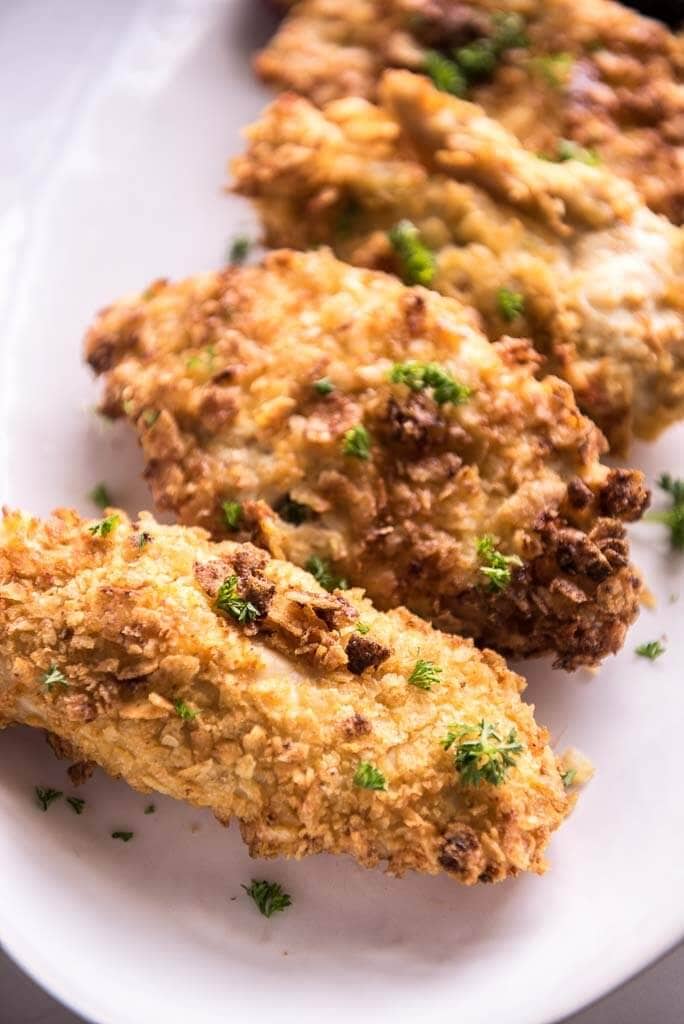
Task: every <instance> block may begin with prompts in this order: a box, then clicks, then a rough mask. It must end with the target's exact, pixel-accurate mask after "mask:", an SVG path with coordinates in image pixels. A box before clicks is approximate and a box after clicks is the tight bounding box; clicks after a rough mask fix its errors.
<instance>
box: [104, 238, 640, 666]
mask: <svg viewBox="0 0 684 1024" xmlns="http://www.w3.org/2000/svg"><path fill="white" fill-rule="evenodd" d="M86 349H87V356H88V359H89V361H90V363H91V365H92V366H93V368H94V369H95V370H96V371H97V372H99V373H104V375H105V394H104V400H103V410H104V411H105V412H106V413H107V414H109V415H111V416H119V415H122V414H123V415H126V416H127V417H128V418H129V419H130V420H131V422H132V423H134V424H135V425H136V428H137V430H138V433H139V437H140V441H141V444H142V447H143V451H144V456H145V460H146V471H145V475H146V477H147V479H148V481H149V483H150V485H151V487H152V491H153V494H154V498H155V501H156V503H157V506H158V507H159V508H161V509H169V510H171V511H173V512H174V513H175V515H176V516H178V517H179V519H180V520H181V522H183V523H186V524H190V525H200V526H204V527H206V528H208V529H209V530H211V531H212V532H213V534H214V535H215V536H227V535H228V536H229V535H230V532H231V531H230V529H229V524H228V523H227V521H226V518H225V517H224V515H223V513H222V502H224V501H237V502H240V503H241V506H242V508H241V510H238V521H237V522H233V523H232V524H231V525H233V526H234V527H235V528H236V530H238V531H239V532H238V534H237V535H238V536H240V537H241V538H244V539H251V540H253V541H254V543H257V544H259V545H262V546H264V547H266V548H268V549H270V550H271V552H272V554H274V555H275V556H276V557H284V558H288V559H289V560H291V561H293V562H295V563H296V564H298V565H304V564H305V563H306V562H307V560H308V559H309V558H311V557H312V556H317V557H321V558H324V559H327V560H329V561H330V562H331V563H332V565H333V568H334V571H335V573H336V574H338V575H342V576H344V577H346V578H347V579H348V580H349V581H350V582H352V583H353V584H355V585H359V586H363V587H364V588H366V590H367V591H368V593H369V595H370V596H371V598H372V599H373V600H374V601H375V602H376V604H378V606H379V607H381V608H391V607H395V606H396V605H399V604H404V605H407V606H408V607H409V608H410V609H411V610H412V611H416V612H418V613H419V614H420V615H422V616H423V617H425V618H428V619H432V621H433V622H434V623H435V624H436V625H437V626H439V627H441V628H445V629H448V630H450V631H453V632H456V633H460V634H465V635H468V636H473V637H475V638H477V640H478V641H479V642H481V643H484V644H486V645H487V646H492V647H494V648H495V649H497V650H500V651H502V652H510V653H512V654H515V655H528V656H532V655H540V654H544V653H547V652H553V653H554V654H555V655H556V660H557V663H558V664H559V665H562V666H564V667H567V668H572V667H576V666H578V665H585V664H595V663H597V662H598V661H600V660H601V658H603V657H604V656H605V655H606V654H608V653H610V652H614V651H616V650H617V649H618V648H619V647H620V645H621V643H622V641H623V639H624V635H625V630H626V628H627V626H628V625H629V623H630V622H631V621H632V620H633V619H634V617H635V615H636V613H637V606H638V602H639V591H640V582H639V579H638V578H637V575H636V573H635V571H634V569H633V568H632V567H631V566H630V564H629V559H628V548H627V540H626V537H625V530H624V527H623V525H622V522H621V520H630V519H635V518H638V517H639V515H640V514H641V512H642V509H643V507H644V505H645V504H646V502H647V500H648V494H647V492H646V490H645V488H644V486H643V476H642V474H641V473H638V472H636V471H630V470H611V471H609V470H608V469H607V468H606V467H604V466H601V465H600V464H599V462H598V456H599V454H600V452H601V451H602V449H603V447H604V444H605V442H604V440H603V438H602V436H601V434H600V433H599V431H598V430H597V429H596V428H595V427H594V426H593V424H591V423H590V422H589V421H588V420H586V419H585V418H583V417H582V416H581V415H580V413H579V411H578V409H577V407H576V405H575V403H574V400H573V396H572V392H571V390H570V388H569V387H568V385H567V384H565V383H564V382H562V381H560V380H558V379H557V378H555V377H550V376H549V377H546V378H545V379H544V380H543V381H538V380H537V379H536V378H535V377H534V375H533V373H532V370H531V368H530V365H531V364H532V365H534V352H533V351H532V350H531V349H530V347H529V345H528V344H527V343H526V342H522V341H520V340H519V339H511V338H504V339H502V341H501V343H500V344H498V345H491V344H490V343H489V342H488V341H487V339H486V338H485V337H484V335H483V334H481V333H480V332H479V330H478V329H477V327H476V325H475V323H474V314H472V313H471V311H470V310H468V309H466V308H465V307H463V306H461V305H460V304H459V303H458V302H457V301H455V300H453V299H446V298H444V297H443V296H441V295H438V294H437V293H436V292H433V291H428V290H426V289H422V288H406V287H405V286H403V285H402V284H401V283H400V282H399V281H398V280H397V279H396V278H394V277H392V276H390V275H386V274H381V273H376V272H372V271H368V270H359V269H357V268H354V267H351V266H349V265H347V264H344V263H340V262H339V261H337V260H335V259H334V258H333V257H332V255H331V254H330V253H329V252H328V251H325V250H321V251H318V252H310V253H293V252H287V251H285V252H276V253H272V254H270V255H269V256H268V257H267V259H266V261H265V263H264V266H263V267H244V268H230V269H227V270H224V271H222V272H220V273H214V274H204V275H200V276H198V277H195V278H190V279H188V280H186V281H181V282H180V283H178V284H167V283H165V282H163V281H162V282H157V283H156V284H155V285H153V286H152V287H151V288H150V289H148V291H147V292H145V293H144V294H143V295H138V296H134V297H132V298H130V299H128V300H124V301H122V302H119V303H117V304H115V305H114V306H111V307H110V308H108V309H107V310H105V311H104V312H103V313H102V314H101V315H100V317H99V318H98V320H97V321H96V323H95V325H94V326H93V327H92V328H91V330H90V333H89V335H88V338H87V343H86ZM411 361H418V362H419V363H421V364H438V365H437V367H436V370H435V369H434V368H433V372H436V373H437V375H438V376H439V374H440V373H443V372H446V373H447V374H448V375H451V378H453V379H454V380H455V381H456V385H460V386H465V387H467V388H469V389H470V392H471V393H470V397H469V398H468V399H467V400H465V401H462V402H461V403H460V404H458V402H456V401H452V400H444V399H446V396H445V395H441V396H440V395H438V393H437V392H436V391H435V390H434V389H433V387H432V385H430V386H427V387H424V388H422V389H420V386H419V382H416V381H414V385H416V384H417V385H418V387H417V388H415V389H414V388H412V387H411V386H410V385H408V384H406V383H401V382H392V381H391V380H390V372H391V371H392V368H393V364H396V363H405V362H409V363H411ZM408 369H409V371H410V370H411V366H409V367H408ZM321 378H328V379H329V381H330V382H331V384H332V386H333V388H334V390H332V391H329V388H328V386H327V384H326V381H325V380H324V381H323V385H322V388H321V386H320V385H319V386H317V385H316V384H315V382H316V381H318V380H320V379H321ZM451 378H450V377H449V376H447V378H446V381H447V391H448V390H449V386H448V382H449V380H450V379H451ZM456 385H452V386H453V388H454V389H455V395H454V397H455V398H458V397H459V395H458V387H457V386H456ZM436 396H437V397H436ZM440 397H441V399H443V400H442V401H441V404H440V401H439V400H438V398H440ZM461 397H463V396H461ZM366 440H367V442H368V450H367V451H366V450H365V442H366ZM364 456H367V457H364ZM292 502H295V503H296V504H295V505H293V504H292ZM488 534H491V535H493V537H494V538H495V542H496V543H497V544H498V545H499V549H500V551H501V552H502V553H503V554H504V555H505V556H514V557H515V558H516V559H518V558H519V559H520V566H519V567H517V568H516V567H515V565H514V564H513V563H509V566H510V568H511V570H512V573H511V575H512V582H511V583H510V585H509V586H508V587H502V588H501V589H498V590H497V589H494V587H495V582H492V581H490V580H489V578H488V576H487V575H486V574H485V573H483V571H482V570H483V569H484V568H487V565H486V564H483V559H482V557H481V556H479V555H478V540H479V539H480V538H481V537H483V536H484V535H488ZM234 535H235V534H234ZM484 561H485V563H486V562H487V559H486V558H485V560H484ZM505 575H506V573H504V576H505ZM504 582H505V581H504Z"/></svg>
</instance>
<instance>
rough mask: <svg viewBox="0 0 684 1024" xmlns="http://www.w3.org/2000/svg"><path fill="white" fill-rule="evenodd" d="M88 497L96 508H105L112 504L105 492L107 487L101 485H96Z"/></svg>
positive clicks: (109, 495)
mask: <svg viewBox="0 0 684 1024" xmlns="http://www.w3.org/2000/svg"><path fill="white" fill-rule="evenodd" d="M88 497H89V498H90V500H91V501H92V502H93V504H95V505H97V507H98V508H107V507H108V506H111V505H113V504H114V502H113V501H112V496H111V494H110V493H109V491H108V490H107V485H106V484H103V483H99V484H96V485H95V487H93V489H92V491H91V492H90V494H89V495H88Z"/></svg>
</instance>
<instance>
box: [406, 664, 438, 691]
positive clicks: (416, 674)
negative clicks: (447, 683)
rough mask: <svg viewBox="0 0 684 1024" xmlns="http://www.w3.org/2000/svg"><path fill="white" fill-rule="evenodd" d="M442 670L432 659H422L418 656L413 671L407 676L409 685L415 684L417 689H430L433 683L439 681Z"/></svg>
mask: <svg viewBox="0 0 684 1024" xmlns="http://www.w3.org/2000/svg"><path fill="white" fill-rule="evenodd" d="M441 674H442V670H441V668H440V667H439V665H435V663H434V661H423V659H422V658H419V659H418V661H417V662H416V664H415V668H414V669H413V672H412V673H411V675H410V676H409V677H408V681H409V683H410V684H411V686H417V687H418V689H419V690H431V689H432V687H433V686H434V684H435V683H438V682H439V681H440V679H439V677H440V676H441Z"/></svg>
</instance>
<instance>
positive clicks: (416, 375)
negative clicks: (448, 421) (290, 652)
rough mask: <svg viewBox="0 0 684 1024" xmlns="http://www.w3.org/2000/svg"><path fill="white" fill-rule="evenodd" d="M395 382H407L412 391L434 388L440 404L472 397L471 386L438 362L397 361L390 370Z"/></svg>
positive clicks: (460, 402)
mask: <svg viewBox="0 0 684 1024" xmlns="http://www.w3.org/2000/svg"><path fill="white" fill-rule="evenodd" d="M390 380H391V381H392V383H393V384H406V386H407V387H409V388H411V390H412V391H421V390H422V389H423V388H432V396H433V398H434V400H435V402H437V404H438V405H444V403H445V402H453V404H454V405H461V404H462V403H463V402H465V401H467V400H468V398H470V388H469V387H467V386H466V385H465V384H459V383H458V381H456V380H454V378H453V377H452V376H451V374H450V373H449V372H448V371H447V370H444V369H443V368H442V367H441V366H440V365H439V364H438V363H419V362H416V361H415V360H410V361H409V362H407V363H395V364H394V366H393V367H392V370H391V371H390Z"/></svg>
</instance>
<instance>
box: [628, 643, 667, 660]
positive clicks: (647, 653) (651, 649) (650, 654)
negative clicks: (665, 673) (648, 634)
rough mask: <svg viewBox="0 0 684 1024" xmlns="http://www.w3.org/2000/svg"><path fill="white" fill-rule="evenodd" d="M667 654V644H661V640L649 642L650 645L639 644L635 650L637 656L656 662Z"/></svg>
mask: <svg viewBox="0 0 684 1024" xmlns="http://www.w3.org/2000/svg"><path fill="white" fill-rule="evenodd" d="M664 653H665V644H663V643H661V641H660V640H649V641H648V643H645V644H639V646H638V647H636V648H635V654H638V655H640V657H642V658H648V659H649V661H655V660H656V658H659V657H660V655H661V654H664Z"/></svg>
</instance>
